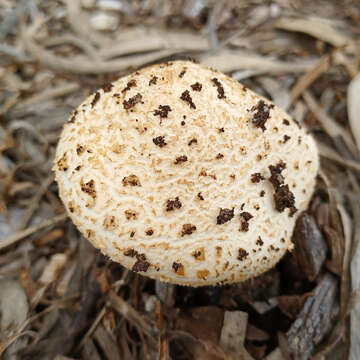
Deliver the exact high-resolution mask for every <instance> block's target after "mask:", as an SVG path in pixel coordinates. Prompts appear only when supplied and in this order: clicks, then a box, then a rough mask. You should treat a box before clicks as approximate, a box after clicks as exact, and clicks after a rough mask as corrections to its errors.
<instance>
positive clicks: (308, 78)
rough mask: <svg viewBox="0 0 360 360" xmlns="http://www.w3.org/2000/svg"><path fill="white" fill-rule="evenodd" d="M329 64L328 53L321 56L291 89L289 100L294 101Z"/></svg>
mask: <svg viewBox="0 0 360 360" xmlns="http://www.w3.org/2000/svg"><path fill="white" fill-rule="evenodd" d="M329 66H330V55H325V56H323V57H322V58H321V59H320V60H319V61H318V62H317V63H316V64H315V66H314V67H313V68H312V69H310V70H309V71H308V72H306V73H305V74H303V75H302V76H301V77H300V78H299V79H298V80H297V81H296V83H295V85H294V86H293V88H292V89H291V102H294V101H295V100H296V99H297V98H298V97H299V96H300V95H301V93H302V92H303V91H304V90H306V89H307V88H308V87H309V86H310V85H311V84H312V83H313V82H314V81H315V80H316V79H317V78H319V77H320V76H321V75H322V74H324V73H325V72H326V71H327V70H328V69H329Z"/></svg>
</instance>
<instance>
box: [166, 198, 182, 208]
mask: <svg viewBox="0 0 360 360" xmlns="http://www.w3.org/2000/svg"><path fill="white" fill-rule="evenodd" d="M181 206H182V204H181V202H180V200H179V197H178V196H177V197H176V198H175V199H174V200H172V199H168V201H167V202H166V211H173V210H175V209H180V208H181Z"/></svg>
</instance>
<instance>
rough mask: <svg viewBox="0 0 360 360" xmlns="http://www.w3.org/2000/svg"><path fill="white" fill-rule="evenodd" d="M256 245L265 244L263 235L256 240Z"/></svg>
mask: <svg viewBox="0 0 360 360" xmlns="http://www.w3.org/2000/svg"><path fill="white" fill-rule="evenodd" d="M256 245H257V246H263V245H264V242H263V241H262V239H261V237H260V236H259V237H258V239H257V240H256Z"/></svg>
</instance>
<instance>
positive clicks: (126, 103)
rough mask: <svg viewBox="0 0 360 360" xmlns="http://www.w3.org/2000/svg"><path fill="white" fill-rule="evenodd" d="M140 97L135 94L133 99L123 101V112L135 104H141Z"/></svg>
mask: <svg viewBox="0 0 360 360" xmlns="http://www.w3.org/2000/svg"><path fill="white" fill-rule="evenodd" d="M141 99H142V95H141V94H139V93H137V94H136V95H134V96H133V97H131V98H129V99H128V100H124V101H123V107H124V109H125V110H129V109H131V108H133V107H134V106H135V105H136V104H137V103H139V102H141Z"/></svg>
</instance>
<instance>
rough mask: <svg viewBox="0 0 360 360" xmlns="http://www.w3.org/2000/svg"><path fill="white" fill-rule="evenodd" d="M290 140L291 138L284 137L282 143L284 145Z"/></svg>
mask: <svg viewBox="0 0 360 360" xmlns="http://www.w3.org/2000/svg"><path fill="white" fill-rule="evenodd" d="M290 139H291V136H289V135H284V139H283V143H284V144H285V143H286V142H288V141H289V140H290Z"/></svg>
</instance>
